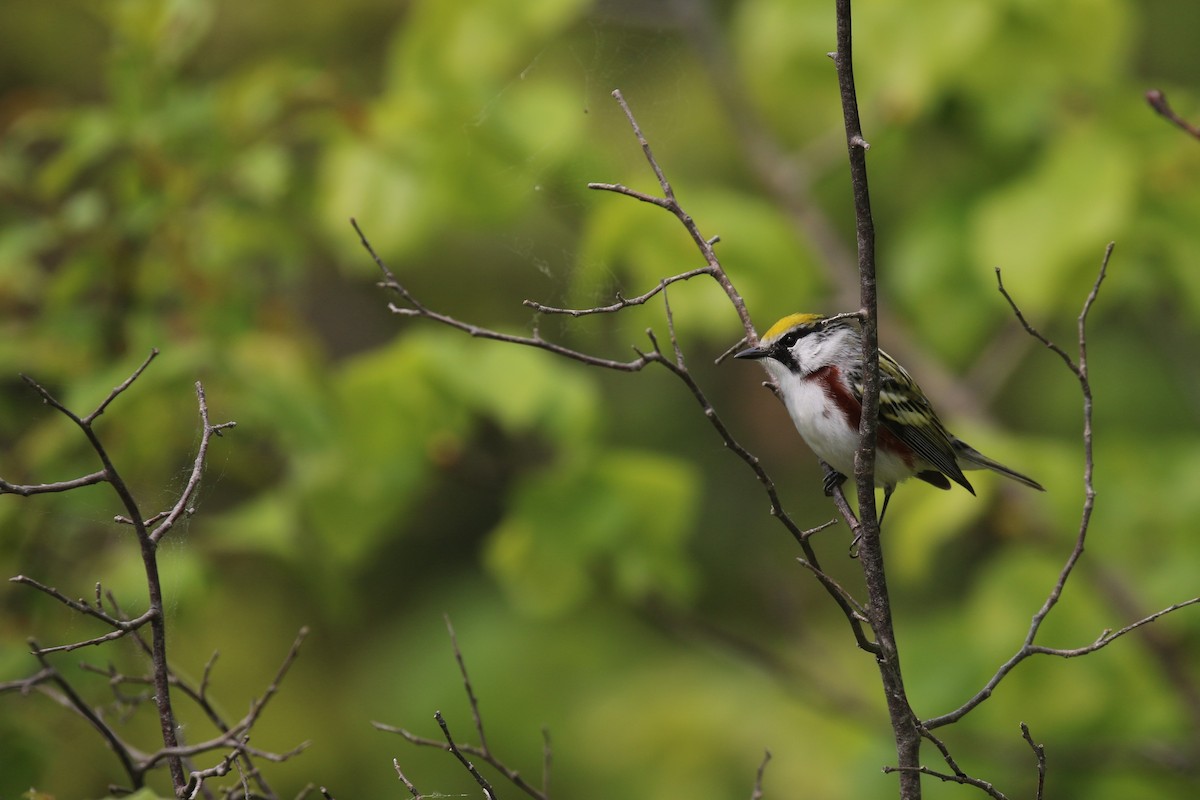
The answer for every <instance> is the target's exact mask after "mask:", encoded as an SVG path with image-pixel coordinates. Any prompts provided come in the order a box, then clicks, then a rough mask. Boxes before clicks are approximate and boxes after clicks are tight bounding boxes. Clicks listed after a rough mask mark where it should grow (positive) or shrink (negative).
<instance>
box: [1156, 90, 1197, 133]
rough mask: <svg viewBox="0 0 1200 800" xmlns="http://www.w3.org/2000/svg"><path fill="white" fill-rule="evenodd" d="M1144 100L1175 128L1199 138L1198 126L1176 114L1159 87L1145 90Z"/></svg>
mask: <svg viewBox="0 0 1200 800" xmlns="http://www.w3.org/2000/svg"><path fill="white" fill-rule="evenodd" d="M1146 102H1147V103H1149V104H1150V107H1151V108H1153V109H1154V110H1155V111H1157V112H1158V113H1159V114H1161V115H1162V116H1163V117H1165V118H1167V119H1168V120H1170V121H1171V122H1172V123H1173V124H1174V125H1175V126H1176V127H1177V128H1179V129H1180V130H1182V131H1184V132H1186V133H1187V134H1188V135H1189V136H1191V137H1193V138H1195V139H1200V127H1197V126H1196V125H1193V124H1192V123H1190V122H1188V121H1187V120H1186V119H1184V118H1183V117H1181V116H1179V115H1178V114H1176V113H1175V112H1174V111H1173V110H1172V109H1171V106H1170V105H1168V104H1167V96H1166V95H1165V94H1163V93H1162V91H1161V90H1159V89H1151V90H1150V91H1148V92H1146Z"/></svg>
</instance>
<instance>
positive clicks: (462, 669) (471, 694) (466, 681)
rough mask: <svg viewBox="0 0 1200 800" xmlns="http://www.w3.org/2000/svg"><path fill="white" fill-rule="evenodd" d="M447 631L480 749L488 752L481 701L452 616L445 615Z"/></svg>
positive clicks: (443, 617)
mask: <svg viewBox="0 0 1200 800" xmlns="http://www.w3.org/2000/svg"><path fill="white" fill-rule="evenodd" d="M442 619H444V620H445V621H446V631H447V633H449V634H450V647H451V648H452V649H453V650H454V660H455V661H456V662H457V663H458V672H459V674H460V675H462V679H463V688H464V689H465V690H466V692H467V702H469V703H470V704H471V718H472V719H473V720H474V721H475V732H476V733H477V734H479V747H480V749H481V750H482V751H483V752H485V753H486V752H488V743H487V736H486V735H485V734H484V732H483V715H481V714H480V713H479V699H478V698H476V697H475V689H474V688H472V686H471V677H470V676H469V675H468V674H467V663H466V662H465V661H464V660H463V656H462V651H461V650H459V649H458V637H457V636H456V635H455V634H454V626H453V625H451V624H450V615H449V614H444V615H443V616H442Z"/></svg>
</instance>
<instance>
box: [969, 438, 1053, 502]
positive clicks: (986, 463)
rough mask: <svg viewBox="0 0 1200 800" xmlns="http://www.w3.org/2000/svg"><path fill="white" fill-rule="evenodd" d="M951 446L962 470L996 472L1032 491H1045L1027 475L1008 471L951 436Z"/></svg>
mask: <svg viewBox="0 0 1200 800" xmlns="http://www.w3.org/2000/svg"><path fill="white" fill-rule="evenodd" d="M951 444H952V445H953V446H954V455H955V457H956V458H957V459H958V465H959V466H960V467H962V468H963V469H990V470H991V471H992V472H998V473H1000V474H1001V475H1003V476H1004V477H1006V478H1011V479H1013V480H1014V481H1016V482H1017V483H1023V484H1025V485H1026V486H1028V487H1030V488H1032V489H1037V490H1038V491H1039V492H1044V491H1046V487H1045V486H1042V485H1041V484H1040V483H1038V482H1037V481H1035V480H1034V479H1033V478H1030V477H1029V476H1028V475H1022V474H1021V473H1019V472H1017V471H1016V470H1012V469H1009V468H1008V467H1006V466H1004V465H1003V464H1001V463H1000V462H998V461H993V460H992V459H990V458H988V457H987V456H985V455H984V454H983V453H981V452H979V451H978V450H976V449H975V448H974V447H971V445H969V444H967V443H966V442H964V441H963V440H962V439H959V438H957V437H954V436H952V437H951Z"/></svg>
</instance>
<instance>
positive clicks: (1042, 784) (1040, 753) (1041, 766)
mask: <svg viewBox="0 0 1200 800" xmlns="http://www.w3.org/2000/svg"><path fill="white" fill-rule="evenodd" d="M1021 736H1022V738H1024V739H1025V741H1026V742H1028V743H1029V747H1030V748H1031V749H1032V750H1033V756H1034V758H1036V759H1037V773H1038V782H1037V794H1035V795H1034V800H1043V797H1044V796H1045V791H1046V747H1045V745H1041V744H1038V743H1037V742H1035V741H1033V734H1031V733H1030V732H1029V726H1028V725H1026V724H1025V723H1024V722H1022V723H1021Z"/></svg>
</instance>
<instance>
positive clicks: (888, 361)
mask: <svg viewBox="0 0 1200 800" xmlns="http://www.w3.org/2000/svg"><path fill="white" fill-rule="evenodd" d="M879 378H880V387H879V422H880V424H881V425H882V426H883V427H884V428H886V429H887V430H888V432H890V433H891V434H893V435H894V436H895V437H896V438H897V439H899V440H900V441H901V442H903V443H904V444H906V445H908V446H909V447H911V448H912V449H913V452H914V453H916V454H917V455H918V456H919V457H920V458H922V459H923V460H924V461H926V462H927V463H928V464H929V465H930V466H931V467H933V468H934V469H936V470H937V471H938V472H941V473H942V474H944V475H946V477H948V478H950V479H951V480H953V481H954V482H955V483H957V484H958V485H960V486H962V487H963V488H964V489H966V490H967V491H969V492H970V493H971V494H974V493H975V490H974V489H973V488H972V487H971V484H970V482H969V481H967V478H966V476H965V475H963V472H962V469H961V468H960V467H959V466H958V460H957V459H956V458H955V454H954V445H953V444H952V443H951V438H950V434H949V433H947V432H946V429H945V428H944V427H943V426H942V423H941V421H940V420H939V419H938V418H937V414H935V413H934V411H933V406H931V405H930V404H929V400H928V399H927V398H926V397H925V393H924V392H922V391H921V389H920V387H918V386H917V384H916V381H914V380H913V379H912V377H911V376H910V375H909V374H908V372H906V371H905V369H904V367H902V366H900V365H899V364H897V363H896V361H895V359H893V358H892V357H891V356H889V355H888V354H887V353H885V352H883V351H882V350H880V351H879ZM850 385H851V388H852V389H853V390H854V396H855V398H856V399H857V400H858V401H859V402H860V403H861V402H862V394H863V382H862V373H861V371H857V372H855V373H854V374H853V375H852V376H851V380H850Z"/></svg>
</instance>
